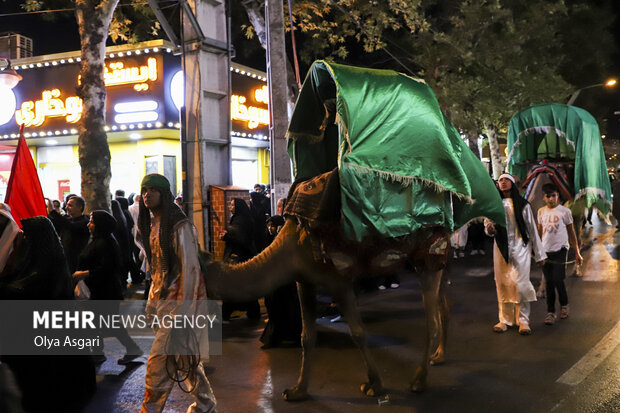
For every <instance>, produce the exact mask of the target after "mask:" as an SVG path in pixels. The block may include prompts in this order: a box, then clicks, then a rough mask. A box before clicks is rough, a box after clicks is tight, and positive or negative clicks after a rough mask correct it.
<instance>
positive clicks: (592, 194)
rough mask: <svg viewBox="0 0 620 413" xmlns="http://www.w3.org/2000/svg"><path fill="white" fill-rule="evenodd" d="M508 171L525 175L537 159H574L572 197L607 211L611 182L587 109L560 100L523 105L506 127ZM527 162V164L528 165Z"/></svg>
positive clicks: (599, 136) (595, 128)
mask: <svg viewBox="0 0 620 413" xmlns="http://www.w3.org/2000/svg"><path fill="white" fill-rule="evenodd" d="M508 150H509V154H508V160H507V164H508V171H509V172H510V173H512V174H514V175H517V176H518V177H519V178H521V179H525V177H526V175H527V173H528V170H529V166H531V163H534V162H537V161H539V160H541V159H555V160H565V161H569V162H571V163H572V162H574V165H575V167H574V179H573V183H574V192H575V201H578V200H581V202H583V203H584V205H585V206H586V207H590V206H592V205H595V206H596V207H597V208H598V209H599V210H600V211H601V212H603V213H604V214H607V213H608V212H609V209H610V207H611V186H610V183H609V176H608V174H607V164H606V163H605V153H604V152H603V144H602V142H601V135H600V132H599V129H598V124H597V123H596V120H595V119H594V117H593V116H592V115H590V114H589V113H588V112H587V111H585V110H583V109H581V108H578V107H575V106H569V105H563V104H560V103H543V104H540V105H535V106H531V107H529V108H526V109H523V110H522V111H520V112H519V113H517V114H516V115H514V116H513V118H512V119H511V120H510V126H509V127H508ZM528 163H529V165H528Z"/></svg>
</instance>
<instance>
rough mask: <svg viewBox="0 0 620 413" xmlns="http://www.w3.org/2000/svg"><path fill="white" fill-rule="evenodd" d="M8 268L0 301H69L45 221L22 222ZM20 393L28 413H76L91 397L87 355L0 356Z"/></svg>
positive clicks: (67, 282)
mask: <svg viewBox="0 0 620 413" xmlns="http://www.w3.org/2000/svg"><path fill="white" fill-rule="evenodd" d="M21 223H22V230H23V236H20V237H18V239H17V242H16V243H15V246H14V248H15V249H14V251H13V253H12V255H11V256H10V257H9V260H8V262H7V265H6V267H5V268H4V270H3V271H2V273H0V299H3V300H72V299H73V283H72V281H71V275H70V274H69V269H68V267H67V261H66V259H65V256H64V254H63V250H62V246H61V244H60V241H59V239H58V235H57V234H56V230H55V229H54V226H53V225H52V222H51V221H50V220H49V219H47V218H46V217H34V218H27V219H22V220H21ZM2 362H3V363H6V364H7V365H8V366H9V367H10V368H11V370H12V371H13V373H14V374H15V378H16V380H17V384H18V386H19V387H20V389H21V392H22V406H23V408H24V410H26V411H27V412H29V413H39V412H42V413H43V412H45V413H48V412H75V411H80V410H81V408H82V407H81V406H83V403H85V402H86V401H87V400H88V398H90V396H91V395H92V394H93V393H94V392H95V389H96V383H95V368H94V365H93V363H92V360H91V358H90V356H2Z"/></svg>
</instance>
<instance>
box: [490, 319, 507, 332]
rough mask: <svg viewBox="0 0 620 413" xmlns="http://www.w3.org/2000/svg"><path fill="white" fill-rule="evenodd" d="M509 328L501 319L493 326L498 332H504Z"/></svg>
mask: <svg viewBox="0 0 620 413" xmlns="http://www.w3.org/2000/svg"><path fill="white" fill-rule="evenodd" d="M506 330H508V326H507V325H506V324H504V323H502V322H501V321H500V322H499V323H497V324H495V325H494V326H493V331H495V332H496V333H503V332H505V331H506Z"/></svg>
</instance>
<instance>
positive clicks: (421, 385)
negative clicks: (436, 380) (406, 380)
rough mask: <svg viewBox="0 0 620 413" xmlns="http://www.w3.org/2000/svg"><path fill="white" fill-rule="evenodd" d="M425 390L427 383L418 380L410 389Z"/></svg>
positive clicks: (414, 391)
mask: <svg viewBox="0 0 620 413" xmlns="http://www.w3.org/2000/svg"><path fill="white" fill-rule="evenodd" d="M424 390H426V383H423V382H421V381H418V380H416V381H414V382H413V383H411V387H409V391H410V392H412V393H422V392H423V391H424Z"/></svg>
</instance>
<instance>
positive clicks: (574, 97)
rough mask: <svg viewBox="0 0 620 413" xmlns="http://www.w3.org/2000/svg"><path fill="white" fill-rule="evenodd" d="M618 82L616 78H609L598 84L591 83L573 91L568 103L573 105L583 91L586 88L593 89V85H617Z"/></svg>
mask: <svg viewBox="0 0 620 413" xmlns="http://www.w3.org/2000/svg"><path fill="white" fill-rule="evenodd" d="M617 83H618V81H617V80H616V79H608V80H607V81H606V82H605V83H597V84H596V85H590V86H586V87H582V88H581V89H577V90H575V91H574V92H573V94H572V95H571V97H570V99H568V102H567V103H566V104H567V105H572V104H573V103H575V100H577V97H578V96H579V94H580V93H581V91H582V90H584V89H591V88H593V87H599V86H605V87H614V86H616V84H617Z"/></svg>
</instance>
